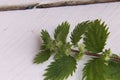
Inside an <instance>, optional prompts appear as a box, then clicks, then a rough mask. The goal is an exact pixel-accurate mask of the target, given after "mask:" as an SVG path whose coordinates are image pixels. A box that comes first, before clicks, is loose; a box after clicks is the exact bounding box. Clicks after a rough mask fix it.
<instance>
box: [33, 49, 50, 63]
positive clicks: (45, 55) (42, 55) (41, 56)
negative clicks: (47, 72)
mask: <svg viewBox="0 0 120 80" xmlns="http://www.w3.org/2000/svg"><path fill="white" fill-rule="evenodd" d="M50 55H51V54H50V51H49V50H46V51H41V52H39V53H38V54H37V55H36V56H35V58H34V61H33V62H34V63H36V64H39V63H43V62H45V61H46V60H48V59H49V57H50Z"/></svg>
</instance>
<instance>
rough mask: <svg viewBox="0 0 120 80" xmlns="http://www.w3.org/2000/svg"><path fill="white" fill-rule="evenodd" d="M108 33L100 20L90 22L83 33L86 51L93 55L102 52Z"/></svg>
mask: <svg viewBox="0 0 120 80" xmlns="http://www.w3.org/2000/svg"><path fill="white" fill-rule="evenodd" d="M108 35H109V32H108V28H107V27H106V25H105V24H104V22H103V23H101V21H100V20H95V21H91V22H90V23H89V27H88V30H87V32H85V38H84V44H85V45H86V49H87V50H88V51H91V52H93V53H99V52H102V50H103V49H104V46H105V45H106V40H107V38H108Z"/></svg>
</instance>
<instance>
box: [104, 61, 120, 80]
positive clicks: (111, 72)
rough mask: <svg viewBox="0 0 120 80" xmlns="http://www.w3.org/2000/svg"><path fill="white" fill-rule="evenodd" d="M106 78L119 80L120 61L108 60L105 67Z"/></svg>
mask: <svg viewBox="0 0 120 80" xmlns="http://www.w3.org/2000/svg"><path fill="white" fill-rule="evenodd" d="M106 71H107V74H108V79H107V80H120V62H115V61H111V60H110V61H109V67H108V68H107V69H106Z"/></svg>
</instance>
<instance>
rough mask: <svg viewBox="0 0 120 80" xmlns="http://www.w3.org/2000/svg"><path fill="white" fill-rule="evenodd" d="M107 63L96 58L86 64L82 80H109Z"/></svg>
mask: <svg viewBox="0 0 120 80" xmlns="http://www.w3.org/2000/svg"><path fill="white" fill-rule="evenodd" d="M106 67H107V65H106V63H105V61H104V60H102V59H101V58H100V59H98V58H96V59H95V58H94V59H92V60H89V62H88V63H86V64H85V67H84V69H83V78H82V80H107V79H106Z"/></svg>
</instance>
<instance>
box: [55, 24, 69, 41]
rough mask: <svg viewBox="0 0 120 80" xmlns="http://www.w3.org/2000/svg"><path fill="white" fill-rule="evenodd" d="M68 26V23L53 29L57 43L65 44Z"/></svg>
mask: <svg viewBox="0 0 120 80" xmlns="http://www.w3.org/2000/svg"><path fill="white" fill-rule="evenodd" d="M69 28H70V24H69V23H68V22H63V23H62V24H61V25H58V27H57V28H56V29H55V33H54V38H55V40H56V41H57V42H59V41H60V42H63V43H65V42H66V38H67V35H68V33H69Z"/></svg>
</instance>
